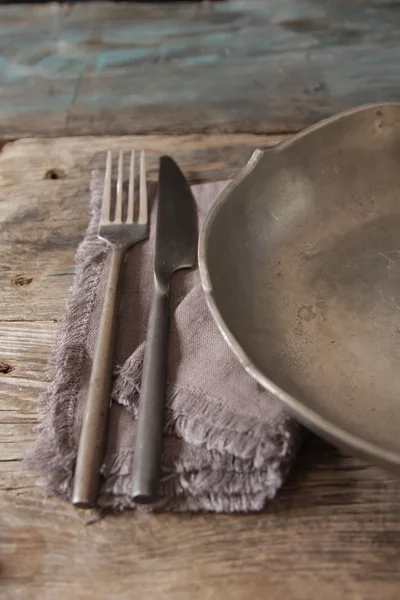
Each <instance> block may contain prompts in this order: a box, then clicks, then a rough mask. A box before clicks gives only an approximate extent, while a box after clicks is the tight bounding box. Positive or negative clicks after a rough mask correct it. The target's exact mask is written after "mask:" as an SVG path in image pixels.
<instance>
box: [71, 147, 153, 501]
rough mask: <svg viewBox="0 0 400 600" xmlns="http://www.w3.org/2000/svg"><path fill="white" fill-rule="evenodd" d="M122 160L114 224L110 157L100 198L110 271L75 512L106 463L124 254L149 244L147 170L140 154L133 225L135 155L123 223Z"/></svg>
mask: <svg viewBox="0 0 400 600" xmlns="http://www.w3.org/2000/svg"><path fill="white" fill-rule="evenodd" d="M123 172H124V156H123V153H122V152H120V153H119V159H118V176H117V185H116V202H115V216H114V218H113V219H112V211H111V207H112V201H111V199H112V184H111V173H112V154H111V151H109V152H108V153H107V162H106V173H105V180H104V194H103V203H102V208H101V218H100V225H99V231H98V236H99V237H100V238H102V239H104V240H106V241H107V242H108V243H109V244H110V246H111V249H110V251H111V252H112V255H111V265H110V272H109V276H108V283H107V289H106V294H105V298H104V304H103V309H102V314H101V320H100V327H99V333H98V338H97V343H96V351H95V355H94V359H93V367H92V373H91V378H90V384H89V393H88V398H87V401H86V406H85V412H84V418H83V423H82V430H81V434H80V439H79V448H78V457H77V462H76V469H75V480H74V489H73V496H72V501H73V504H75V505H76V506H79V507H89V506H93V505H94V504H95V503H96V498H97V494H98V487H99V481H100V468H101V464H102V461H103V458H104V450H105V440H106V433H107V415H108V408H109V404H110V387H111V375H112V362H113V353H114V341H115V331H116V321H117V310H118V300H119V293H118V292H119V287H120V282H121V277H120V276H121V271H122V266H123V262H124V257H125V254H126V251H127V249H128V248H129V247H130V246H132V245H133V244H136V243H137V242H140V241H142V240H144V239H145V238H147V236H148V209H147V190H146V167H145V155H144V152H141V154H140V187H139V210H138V218H137V220H135V219H134V207H135V153H134V152H132V153H131V156H130V164H129V187H128V202H127V208H126V213H127V214H126V219H125V220H123V182H124V177H123V175H124V173H123Z"/></svg>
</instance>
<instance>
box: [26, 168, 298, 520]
mask: <svg viewBox="0 0 400 600" xmlns="http://www.w3.org/2000/svg"><path fill="white" fill-rule="evenodd" d="M226 183H227V182H219V183H209V184H203V185H197V186H194V187H193V188H192V190H193V194H194V196H195V199H196V203H197V208H198V221H199V226H201V223H202V221H203V219H204V217H205V215H206V213H207V210H208V209H209V207H210V206H211V204H212V202H213V201H214V199H215V198H216V197H217V195H218V194H219V192H220V191H221V190H222V189H223V188H224V186H225V185H226ZM102 190H103V174H102V173H101V172H98V171H96V172H94V173H93V176H92V182H91V219H90V223H89V226H88V229H87V232H86V235H85V237H84V239H83V241H82V243H81V244H80V246H79V248H78V251H77V255H76V274H75V279H74V283H73V285H72V288H71V290H70V293H69V298H68V301H67V307H66V314H65V316H64V318H63V320H62V323H61V324H60V328H59V332H58V336H57V340H56V344H55V347H54V351H53V355H52V357H51V359H50V363H49V376H50V382H49V385H48V388H47V390H46V391H45V393H44V394H43V396H42V397H41V399H40V404H39V425H38V434H39V435H38V438H37V441H36V443H35V446H34V448H33V449H32V451H31V453H30V456H29V459H28V460H29V463H30V465H31V467H33V468H34V469H35V470H36V471H37V472H38V473H39V474H40V476H41V479H42V483H43V485H44V487H45V490H46V492H47V493H48V494H49V495H57V496H61V497H62V498H65V499H67V500H70V498H71V492H72V485H73V476H74V466H75V460H76V455H77V445H78V440H79V433H80V428H81V422H82V416H83V407H84V404H85V399H86V396H87V390H88V383H89V377H90V370H91V364H92V359H93V354H94V348H95V343H96V334H97V330H98V326H99V320H100V312H101V307H102V300H103V297H104V291H105V285H106V281H107V274H108V267H109V259H110V252H109V247H108V246H107V244H106V243H105V242H104V241H102V240H100V239H99V238H98V237H97V229H98V222H99V217H100V207H101V200H102ZM155 195H156V186H150V187H149V205H150V237H149V239H148V240H146V241H144V242H142V243H140V244H137V245H136V246H134V247H133V248H132V249H131V250H130V251H129V253H128V255H127V259H126V262H125V265H124V275H123V288H122V297H121V305H120V311H119V320H118V330H117V343H116V349H115V368H114V373H113V377H114V380H113V390H112V405H111V408H110V416H109V426H108V439H107V451H106V456H105V460H104V464H103V468H102V474H103V478H102V484H101V489H100V494H99V498H98V504H99V506H100V507H111V508H114V509H121V510H122V509H125V508H135V504H134V502H133V501H132V499H131V497H130V483H131V464H132V452H133V447H134V439H135V426H136V416H137V406H138V395H139V389H140V378H141V367H142V359H143V351H144V344H145V336H146V326H147V319H148V312H149V302H150V295H151V291H152V282H153V273H152V266H153V258H154V241H155V240H154V237H155V222H156V203H155V202H154V199H155ZM300 438H301V428H300V427H299V425H298V424H297V422H296V421H295V420H294V419H293V418H292V417H290V416H289V415H288V414H287V412H286V410H285V408H284V406H283V405H282V404H281V403H280V402H279V401H277V400H276V399H275V398H274V397H273V396H272V395H271V394H269V393H268V392H267V391H265V390H264V389H263V388H262V387H261V386H260V385H259V384H257V383H256V382H255V381H254V380H253V379H252V378H251V377H250V376H249V375H248V374H247V373H246V372H245V370H244V369H243V367H242V366H241V365H240V363H239V361H238V360H237V359H236V357H235V356H234V354H233V353H232V351H231V350H230V348H229V347H228V345H227V344H226V342H225V340H224V339H223V337H222V335H221V334H220V332H219V330H218V329H217V326H216V325H215V323H214V321H213V319H212V317H211V315H210V313H209V311H208V308H207V305H206V300H205V296H204V294H203V291H202V287H201V283H200V277H199V272H198V270H197V269H192V270H184V271H181V272H179V273H177V274H176V275H174V277H173V280H172V289H171V317H170V334H169V349H168V378H167V386H166V411H165V436H164V446H163V457H162V481H161V485H160V499H159V500H158V501H157V502H156V503H155V504H154V505H153V506H151V507H150V509H157V510H171V511H218V512H234V511H254V510H260V509H262V508H263V506H264V505H265V502H266V501H267V500H268V499H271V498H273V497H274V496H275V494H276V492H277V490H278V489H279V487H280V486H281V485H282V483H283V481H284V479H285V476H286V474H287V473H288V470H289V467H290V465H291V463H292V461H293V458H294V456H295V453H296V450H297V448H298V445H299V441H300ZM138 508H139V507H138ZM147 510H148V508H147Z"/></svg>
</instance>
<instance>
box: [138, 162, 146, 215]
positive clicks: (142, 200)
mask: <svg viewBox="0 0 400 600" xmlns="http://www.w3.org/2000/svg"><path fill="white" fill-rule="evenodd" d="M138 223H139V224H141V225H144V224H145V223H147V182H146V162H145V155H144V150H142V151H141V153H140V196H139V219H138Z"/></svg>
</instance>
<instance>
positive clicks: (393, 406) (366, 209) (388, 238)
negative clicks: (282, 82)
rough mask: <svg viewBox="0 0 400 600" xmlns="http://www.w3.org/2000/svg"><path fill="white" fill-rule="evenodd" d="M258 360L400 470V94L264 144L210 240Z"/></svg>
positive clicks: (214, 218)
mask: <svg viewBox="0 0 400 600" xmlns="http://www.w3.org/2000/svg"><path fill="white" fill-rule="evenodd" d="M199 261H200V269H201V276H202V282H203V286H204V289H205V292H206V294H207V299H208V303H209V306H210V309H211V311H212V313H213V315H214V317H215V319H216V321H217V323H218V325H219V327H220V329H221V331H222V333H223V334H224V336H225V337H226V339H227V341H228V342H229V344H230V345H231V347H232V348H233V350H234V351H235V353H236V354H237V355H238V357H239V359H240V360H241V361H242V363H243V364H244V366H245V368H246V369H247V370H248V371H249V373H251V374H252V375H253V376H254V377H255V378H256V379H257V380H258V381H259V382H260V383H261V384H262V385H264V386H265V387H266V388H267V389H269V390H271V391H273V392H274V393H275V394H276V395H277V396H278V397H279V398H280V399H281V400H283V401H284V402H286V404H287V405H288V406H289V407H290V409H291V410H292V411H293V412H294V414H295V415H296V416H297V418H299V419H300V420H301V421H302V422H303V423H304V424H306V425H307V426H308V427H310V428H311V429H313V430H314V431H316V432H317V433H319V434H321V435H323V436H324V437H326V438H328V439H330V440H331V441H333V442H335V443H337V444H338V445H340V446H343V447H345V448H347V449H348V450H350V451H352V452H354V453H357V454H360V455H362V456H363V457H365V458H367V459H369V460H371V461H372V462H375V463H377V464H380V465H382V466H385V467H389V468H391V469H392V470H393V469H394V470H396V471H397V472H400V436H399V431H400V104H381V105H373V106H366V107H361V108H359V109H356V110H352V111H349V112H346V113H342V114H340V115H338V116H336V117H333V118H331V119H328V120H326V121H323V122H321V123H320V124H318V125H316V126H313V127H311V128H309V129H307V130H305V131H304V132H302V133H301V134H299V135H296V136H294V137H293V138H291V139H290V140H289V141H287V142H285V143H283V144H281V145H280V146H278V147H276V148H275V149H273V150H270V151H264V152H261V151H257V152H255V153H254V155H253V157H252V159H251V160H250V162H249V164H248V165H247V166H246V167H245V169H244V170H243V172H242V173H241V174H240V175H239V177H237V178H236V179H235V180H234V181H233V182H232V183H231V184H230V185H229V186H228V188H226V189H225V190H224V192H223V193H222V194H221V196H220V197H219V198H218V200H217V202H216V203H215V205H214V207H213V209H212V211H211V212H210V213H209V215H208V218H207V220H206V222H205V224H204V227H203V230H202V233H201V237H200V249H199Z"/></svg>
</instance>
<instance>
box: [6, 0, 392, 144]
mask: <svg viewBox="0 0 400 600" xmlns="http://www.w3.org/2000/svg"><path fill="white" fill-rule="evenodd" d="M396 6H397V4H396V3H395V2H393V3H388V2H384V1H382V2H380V1H379V0H365V1H362V0H361V1H359V2H356V3H355V2H349V1H346V0H335V1H333V0H320V2H318V4H316V3H315V2H313V1H312V0H270V1H269V2H268V3H263V2H259V1H257V0H248V1H247V2H245V3H244V2H241V1H240V0H237V1H227V2H221V3H215V4H210V5H205V4H187V5H186V4H177V5H168V6H165V5H157V4H145V5H144V4H143V5H141V4H136V3H135V4H124V3H117V4H111V3H97V2H96V3H93V4H92V3H87V4H76V5H72V6H71V7H65V6H63V5H58V4H48V5H31V6H25V7H24V10H23V11H22V10H21V9H20V7H18V6H2V7H0V135H1V134H3V135H5V134H9V135H11V134H19V135H21V134H51V135H56V134H58V135H60V134H73V133H77V134H86V133H87V134H90V133H94V134H112V133H118V134H119V133H129V132H132V133H135V132H157V131H163V132H173V133H177V132H178V133H179V132H186V131H225V132H231V131H255V132H276V131H294V130H297V129H299V128H301V127H304V126H305V125H307V124H309V123H312V122H314V121H316V120H318V119H320V118H322V117H325V116H328V115H330V114H332V113H333V112H337V111H339V110H342V109H344V108H347V107H350V106H354V105H356V104H361V103H365V102H372V101H377V100H398V99H400V84H399V81H400V43H399V42H400V11H399V10H398V9H397V8H396Z"/></svg>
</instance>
